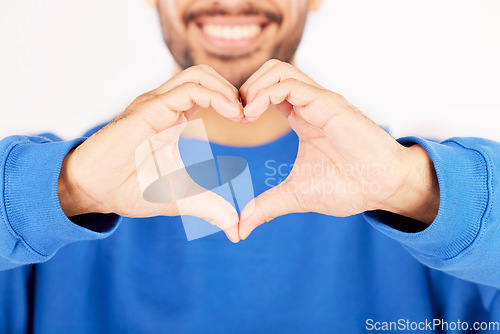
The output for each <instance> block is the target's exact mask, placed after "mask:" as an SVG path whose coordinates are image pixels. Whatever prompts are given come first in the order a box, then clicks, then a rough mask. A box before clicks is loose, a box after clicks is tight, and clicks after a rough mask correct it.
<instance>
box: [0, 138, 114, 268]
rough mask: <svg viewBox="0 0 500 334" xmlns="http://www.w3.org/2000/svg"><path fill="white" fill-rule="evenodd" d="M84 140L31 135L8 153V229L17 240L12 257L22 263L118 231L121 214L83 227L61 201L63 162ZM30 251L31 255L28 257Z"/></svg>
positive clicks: (96, 217)
mask: <svg viewBox="0 0 500 334" xmlns="http://www.w3.org/2000/svg"><path fill="white" fill-rule="evenodd" d="M84 140H85V139H84V138H79V139H75V140H71V141H66V142H48V141H47V142H33V141H29V140H28V139H26V140H25V141H24V142H18V143H16V145H14V146H13V147H12V148H11V150H10V152H9V153H8V155H7V157H6V162H5V166H4V203H3V204H4V208H5V220H6V225H8V226H6V227H5V228H7V229H8V231H9V233H10V234H11V235H12V236H13V237H14V238H17V244H16V247H15V248H14V252H13V253H14V254H12V256H13V257H14V258H16V257H18V258H19V259H18V260H19V261H21V262H25V261H28V262H36V261H44V260H47V258H50V257H51V256H53V255H54V254H55V252H56V251H57V250H58V249H59V248H61V247H62V246H64V245H66V244H68V243H70V242H73V241H78V240H92V239H101V238H105V237H106V236H108V235H110V234H111V233H112V232H113V231H114V230H115V229H116V227H117V225H118V222H119V217H118V216H116V215H93V216H92V220H91V221H89V224H90V225H89V228H86V227H87V226H85V224H83V223H80V225H81V226H80V225H78V224H77V223H74V222H72V221H71V220H70V219H68V218H67V217H66V215H65V214H64V212H63V210H62V208H61V205H60V203H59V196H58V191H57V188H58V179H59V173H60V170H61V165H62V161H63V159H64V157H65V156H66V154H67V153H68V152H69V151H70V150H72V149H73V148H74V147H76V146H78V145H79V144H80V143H82V142H83V141H84ZM82 217H83V216H82ZM84 221H86V219H83V218H81V219H80V222H84ZM83 226H85V227H83ZM2 228H4V227H2ZM26 250H27V251H28V252H29V253H31V256H32V257H33V258H32V259H26ZM16 254H17V255H16Z"/></svg>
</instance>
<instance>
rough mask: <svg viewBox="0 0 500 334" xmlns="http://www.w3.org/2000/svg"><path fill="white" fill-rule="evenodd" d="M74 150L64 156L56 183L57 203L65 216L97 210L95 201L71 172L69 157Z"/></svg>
mask: <svg viewBox="0 0 500 334" xmlns="http://www.w3.org/2000/svg"><path fill="white" fill-rule="evenodd" d="M74 152H75V150H72V151H70V152H69V153H68V154H67V155H66V157H65V158H64V160H63V162H62V165H61V171H60V174H59V180H58V184H57V186H58V187H57V193H58V196H59V203H60V205H61V208H62V210H63V212H64V214H65V215H66V216H67V217H73V216H78V215H83V214H86V213H92V212H98V210H96V209H95V208H96V205H95V202H94V201H92V200H91V198H90V197H89V196H88V195H86V194H85V192H84V191H83V189H82V188H81V186H80V184H79V183H78V182H77V180H76V179H75V177H74V175H73V173H72V172H71V158H72V157H73V154H74Z"/></svg>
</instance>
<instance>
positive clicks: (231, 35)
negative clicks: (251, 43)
mask: <svg viewBox="0 0 500 334" xmlns="http://www.w3.org/2000/svg"><path fill="white" fill-rule="evenodd" d="M202 29H203V32H204V33H205V34H207V35H208V36H210V37H214V38H219V39H225V40H230V41H234V40H240V39H250V38H254V37H256V36H257V35H259V34H260V32H261V30H262V28H261V27H260V26H259V25H258V24H250V25H245V26H243V25H240V26H233V25H220V24H204V25H203V28H202Z"/></svg>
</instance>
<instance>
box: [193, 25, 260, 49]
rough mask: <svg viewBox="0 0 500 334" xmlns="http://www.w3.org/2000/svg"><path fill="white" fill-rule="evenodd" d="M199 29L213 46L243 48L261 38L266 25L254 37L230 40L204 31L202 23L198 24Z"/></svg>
mask: <svg viewBox="0 0 500 334" xmlns="http://www.w3.org/2000/svg"><path fill="white" fill-rule="evenodd" d="M197 27H198V29H199V30H200V32H201V34H202V35H203V37H204V38H205V39H206V40H207V41H208V42H209V43H210V44H212V45H213V46H215V47H217V48H222V49H242V48H245V47H249V46H250V45H252V44H253V43H254V42H255V41H256V40H258V39H259V37H260V36H262V34H263V33H264V30H265V29H266V26H262V27H261V31H260V33H259V34H258V35H256V36H255V37H252V38H243V39H236V40H228V39H222V38H216V37H213V36H210V35H208V34H206V33H205V32H204V31H203V28H202V26H201V25H197Z"/></svg>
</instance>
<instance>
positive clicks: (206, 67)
mask: <svg viewBox="0 0 500 334" xmlns="http://www.w3.org/2000/svg"><path fill="white" fill-rule="evenodd" d="M196 67H198V68H199V69H202V70H205V71H214V69H213V68H212V67H211V66H209V65H207V64H200V65H197V66H196Z"/></svg>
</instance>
